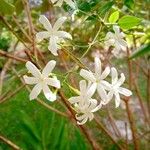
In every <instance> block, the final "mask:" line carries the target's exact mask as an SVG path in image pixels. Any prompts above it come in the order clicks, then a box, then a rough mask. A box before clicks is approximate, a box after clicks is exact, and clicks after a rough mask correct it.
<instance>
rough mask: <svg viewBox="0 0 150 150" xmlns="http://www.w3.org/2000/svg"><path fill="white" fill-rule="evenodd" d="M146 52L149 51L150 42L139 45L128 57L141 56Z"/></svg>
mask: <svg viewBox="0 0 150 150" xmlns="http://www.w3.org/2000/svg"><path fill="white" fill-rule="evenodd" d="M147 53H150V43H149V44H146V45H143V46H141V47H140V48H139V49H137V50H136V51H135V52H134V53H133V54H132V55H131V57H130V59H133V58H136V57H140V56H143V55H145V54H147Z"/></svg>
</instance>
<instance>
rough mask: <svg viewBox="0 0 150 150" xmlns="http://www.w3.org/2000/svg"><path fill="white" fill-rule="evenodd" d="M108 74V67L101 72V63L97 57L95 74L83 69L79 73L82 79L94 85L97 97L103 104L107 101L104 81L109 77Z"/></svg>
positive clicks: (105, 82)
mask: <svg viewBox="0 0 150 150" xmlns="http://www.w3.org/2000/svg"><path fill="white" fill-rule="evenodd" d="M109 73H110V68H109V67H106V68H105V70H104V71H103V72H102V67H101V61H100V59H99V58H97V57H95V72H94V73H92V72H91V71H87V70H85V69H81V71H80V75H81V76H82V77H83V78H84V79H86V80H88V81H89V82H92V83H94V84H96V86H97V87H96V88H97V92H98V94H99V96H100V97H101V99H102V103H103V104H105V101H107V100H108V97H107V93H106V90H105V85H107V84H108V82H107V81H105V80H104V79H105V78H106V77H107V76H108V75H109Z"/></svg>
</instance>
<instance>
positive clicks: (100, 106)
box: [91, 103, 102, 112]
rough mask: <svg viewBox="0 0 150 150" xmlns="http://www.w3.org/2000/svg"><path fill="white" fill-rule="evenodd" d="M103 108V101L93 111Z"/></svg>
mask: <svg viewBox="0 0 150 150" xmlns="http://www.w3.org/2000/svg"><path fill="white" fill-rule="evenodd" d="M101 108H102V103H100V104H99V105H97V106H96V107H95V108H94V109H93V110H92V111H91V112H96V111H98V110H99V109H101Z"/></svg>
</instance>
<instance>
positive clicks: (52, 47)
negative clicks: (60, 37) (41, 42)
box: [48, 37, 58, 56]
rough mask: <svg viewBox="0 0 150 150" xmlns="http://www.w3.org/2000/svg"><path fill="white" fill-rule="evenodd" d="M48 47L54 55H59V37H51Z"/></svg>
mask: <svg viewBox="0 0 150 150" xmlns="http://www.w3.org/2000/svg"><path fill="white" fill-rule="evenodd" d="M48 49H49V50H50V51H51V53H52V54H53V55H54V56H58V53H57V50H58V46H57V38H55V37H51V38H50V41H49V46H48Z"/></svg>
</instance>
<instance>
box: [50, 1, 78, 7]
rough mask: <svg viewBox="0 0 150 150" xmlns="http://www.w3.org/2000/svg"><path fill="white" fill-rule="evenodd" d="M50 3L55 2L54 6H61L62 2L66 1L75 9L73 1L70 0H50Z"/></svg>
mask: <svg viewBox="0 0 150 150" xmlns="http://www.w3.org/2000/svg"><path fill="white" fill-rule="evenodd" d="M51 1H52V3H53V4H54V3H55V6H58V7H61V6H62V4H63V2H66V4H68V5H69V6H70V7H72V8H73V9H75V3H74V2H73V1H72V0H51Z"/></svg>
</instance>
